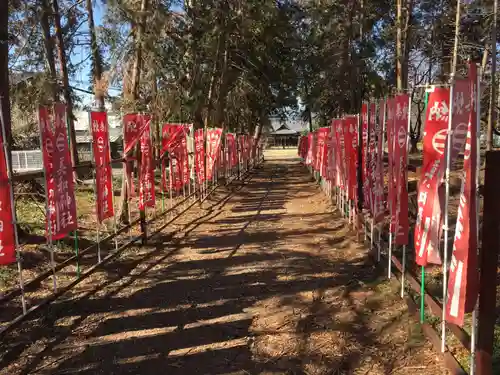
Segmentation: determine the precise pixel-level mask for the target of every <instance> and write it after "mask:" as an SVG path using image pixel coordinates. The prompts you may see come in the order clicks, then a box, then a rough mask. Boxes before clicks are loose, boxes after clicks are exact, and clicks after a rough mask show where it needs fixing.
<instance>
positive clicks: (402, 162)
mask: <svg viewBox="0 0 500 375" xmlns="http://www.w3.org/2000/svg"><path fill="white" fill-rule="evenodd" d="M395 100H396V113H395V115H396V116H395V119H394V136H393V137H394V162H395V166H394V167H395V168H394V170H395V178H396V199H395V203H396V210H395V220H396V228H397V230H396V235H395V244H396V245H408V232H409V221H408V186H407V181H408V172H407V164H408V116H409V113H408V110H409V105H410V97H409V95H408V94H400V95H398V96H396V98H395Z"/></svg>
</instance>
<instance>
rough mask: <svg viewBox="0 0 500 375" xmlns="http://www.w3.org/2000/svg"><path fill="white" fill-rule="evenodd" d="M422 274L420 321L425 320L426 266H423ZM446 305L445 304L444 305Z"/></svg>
mask: <svg viewBox="0 0 500 375" xmlns="http://www.w3.org/2000/svg"><path fill="white" fill-rule="evenodd" d="M421 268H422V275H421V276H420V323H422V324H423V323H424V322H425V298H424V297H425V267H424V266H422V267H421ZM443 306H444V305H443Z"/></svg>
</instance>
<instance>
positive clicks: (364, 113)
mask: <svg viewBox="0 0 500 375" xmlns="http://www.w3.org/2000/svg"><path fill="white" fill-rule="evenodd" d="M370 115H371V114H370ZM371 116H373V115H371ZM368 126H369V125H368V104H367V103H363V104H362V106H361V129H362V133H361V136H362V142H363V147H362V149H361V181H362V188H363V208H366V209H369V208H370V195H369V180H368V174H369V171H368V137H369V135H368Z"/></svg>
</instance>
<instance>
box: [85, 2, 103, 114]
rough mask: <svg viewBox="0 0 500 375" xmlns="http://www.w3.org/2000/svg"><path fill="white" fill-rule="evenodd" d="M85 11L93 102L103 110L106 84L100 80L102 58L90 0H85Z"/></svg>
mask: <svg viewBox="0 0 500 375" xmlns="http://www.w3.org/2000/svg"><path fill="white" fill-rule="evenodd" d="M87 13H88V23H89V33H90V48H91V50H92V51H91V53H92V65H93V66H92V76H93V77H92V78H93V80H94V82H93V83H94V85H93V87H94V98H95V104H96V107H97V108H98V109H99V110H100V111H104V96H105V94H106V92H105V86H106V84H105V82H103V81H102V60H101V53H100V52H99V46H98V45H97V37H96V34H95V25H94V10H93V9H92V0H87Z"/></svg>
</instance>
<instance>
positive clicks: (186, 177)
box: [180, 135, 191, 186]
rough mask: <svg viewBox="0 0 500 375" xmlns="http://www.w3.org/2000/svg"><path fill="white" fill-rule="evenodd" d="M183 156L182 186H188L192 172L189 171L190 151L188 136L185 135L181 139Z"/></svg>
mask: <svg viewBox="0 0 500 375" xmlns="http://www.w3.org/2000/svg"><path fill="white" fill-rule="evenodd" d="M180 151H181V154H180V161H181V172H182V185H183V186H184V185H187V184H189V181H190V178H191V175H190V170H189V154H188V149H187V139H186V135H184V136H183V137H182V138H181V150H180Z"/></svg>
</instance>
